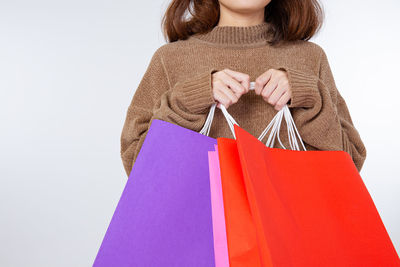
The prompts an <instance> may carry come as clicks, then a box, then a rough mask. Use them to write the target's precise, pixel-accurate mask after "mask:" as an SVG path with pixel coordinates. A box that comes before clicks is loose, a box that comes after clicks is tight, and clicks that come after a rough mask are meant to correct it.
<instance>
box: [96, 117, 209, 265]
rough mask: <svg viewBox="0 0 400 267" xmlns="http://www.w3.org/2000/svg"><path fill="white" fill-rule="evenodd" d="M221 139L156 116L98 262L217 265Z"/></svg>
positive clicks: (130, 176)
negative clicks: (212, 173) (213, 156)
mask: <svg viewBox="0 0 400 267" xmlns="http://www.w3.org/2000/svg"><path fill="white" fill-rule="evenodd" d="M215 144H216V140H215V139H213V138H211V137H208V136H205V135H203V134H200V133H198V132H195V131H192V130H190V129H186V128H183V127H181V126H178V125H175V124H172V123H169V122H165V121H162V120H157V119H154V120H153V121H152V123H151V125H150V128H149V131H148V133H147V135H146V139H145V141H144V143H143V145H142V148H141V150H140V152H139V154H138V157H137V159H136V162H135V164H134V165H133V168H132V171H131V173H130V175H129V178H128V181H127V183H126V186H125V188H124V190H123V192H122V195H121V198H120V200H119V202H118V205H117V207H116V209H115V212H114V214H113V217H112V219H111V222H110V224H109V226H108V229H107V232H106V234H105V236H104V239H103V242H102V244H101V246H100V249H99V251H98V254H97V257H96V259H95V262H94V266H118V267H123V266H215V259H214V246H213V229H212V227H213V226H212V213H211V212H212V211H211V196H210V180H209V166H208V151H210V150H213V148H214V145H215Z"/></svg>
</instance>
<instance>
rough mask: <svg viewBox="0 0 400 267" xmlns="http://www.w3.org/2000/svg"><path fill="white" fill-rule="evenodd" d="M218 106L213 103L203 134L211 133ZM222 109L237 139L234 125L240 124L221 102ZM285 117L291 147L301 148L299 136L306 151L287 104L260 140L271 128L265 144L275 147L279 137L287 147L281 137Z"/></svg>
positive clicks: (252, 87)
mask: <svg viewBox="0 0 400 267" xmlns="http://www.w3.org/2000/svg"><path fill="white" fill-rule="evenodd" d="M254 88H255V82H250V88H249V89H250V90H254ZM216 106H217V103H214V104H212V105H211V108H210V111H209V113H208V116H207V119H206V121H205V123H204V126H203V128H202V129H201V130H200V133H201V134H203V135H206V136H208V135H209V133H210V129H211V124H212V122H213V119H214V113H215V108H216ZM220 109H221V111H222V113H223V115H224V117H225V119H226V121H227V122H228V126H229V128H230V130H231V132H232V135H233V137H234V138H235V139H236V136H235V130H234V126H233V125H234V124H236V125H237V126H239V124H238V123H237V122H236V121H235V119H234V118H233V117H232V116H231V115H230V114H229V112H228V111H227V109H226V108H225V106H224V105H222V104H221V105H220ZM283 118H284V119H285V121H286V126H287V130H288V141H289V145H290V148H291V149H292V150H300V146H299V144H298V142H297V138H298V139H299V141H300V144H301V146H302V148H303V149H304V151H306V148H305V146H304V143H303V140H302V139H301V136H300V134H299V131H298V130H297V127H296V125H295V123H294V120H293V117H292V114H291V113H290V110H289V107H288V106H287V105H285V106H283V108H282V109H281V110H279V111H278V112H277V113H276V114H275V116H274V117H273V118H272V120H271V122H270V123H269V124H268V125H267V127H266V128H265V129H264V131H263V132H262V133H261V134H260V136H259V137H258V140H260V141H261V140H262V139H263V138H264V137H265V135H266V134H267V133H268V131H269V130H271V132H270V134H269V136H268V139H267V142H266V143H265V145H266V146H267V147H273V146H274V143H275V139H278V142H279V144H280V145H281V146H282V148H284V149H286V147H285V146H284V145H283V144H282V141H281V140H280V138H279V131H280V128H281V123H282V119H283Z"/></svg>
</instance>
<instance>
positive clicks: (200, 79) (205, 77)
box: [180, 68, 217, 114]
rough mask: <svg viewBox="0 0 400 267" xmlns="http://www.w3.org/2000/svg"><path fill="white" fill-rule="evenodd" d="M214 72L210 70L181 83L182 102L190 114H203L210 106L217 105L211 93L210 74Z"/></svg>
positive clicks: (214, 70)
mask: <svg viewBox="0 0 400 267" xmlns="http://www.w3.org/2000/svg"><path fill="white" fill-rule="evenodd" d="M216 71H217V70H216V69H213V68H212V69H209V70H208V71H206V72H203V73H200V74H199V75H197V76H195V77H193V79H190V80H187V81H185V82H183V84H182V86H181V88H180V91H181V92H182V95H183V99H182V100H183V101H184V105H185V107H186V108H187V109H188V110H189V111H190V112H191V113H197V114H199V113H203V112H205V111H206V110H207V108H209V107H210V106H211V105H212V104H214V103H217V102H216V101H215V99H214V96H213V91H212V74H213V73H214V72H216Z"/></svg>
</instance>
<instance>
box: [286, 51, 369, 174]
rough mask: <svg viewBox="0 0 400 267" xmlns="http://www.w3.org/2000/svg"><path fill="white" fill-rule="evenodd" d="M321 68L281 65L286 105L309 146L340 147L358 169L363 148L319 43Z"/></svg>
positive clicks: (312, 148)
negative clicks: (306, 70) (308, 69)
mask: <svg viewBox="0 0 400 267" xmlns="http://www.w3.org/2000/svg"><path fill="white" fill-rule="evenodd" d="M319 58H320V68H319V73H318V74H317V75H312V74H311V75H310V74H308V73H307V74H306V73H304V72H301V71H299V70H297V69H293V68H290V67H287V66H284V67H282V68H280V69H284V70H286V71H287V74H288V79H289V83H290V85H291V89H292V98H291V100H290V102H289V103H288V107H289V108H291V110H292V116H293V119H294V121H295V123H296V126H297V128H298V130H299V133H300V135H301V137H302V139H303V141H304V143H305V145H306V148H307V147H308V150H342V151H346V152H347V153H349V154H350V156H351V157H352V159H353V161H354V164H355V166H356V167H357V169H358V171H361V168H362V166H363V164H364V161H365V158H366V148H365V146H364V143H363V141H362V140H361V137H360V135H359V133H358V131H357V129H356V128H355V126H354V124H353V121H352V119H351V116H350V113H349V110H348V108H347V105H346V102H345V100H344V99H343V97H342V96H341V94H340V92H339V91H338V89H337V88H336V84H335V80H334V78H333V74H332V71H331V68H330V65H329V62H328V58H327V56H326V53H325V51H324V50H323V49H322V48H321V47H320V57H319Z"/></svg>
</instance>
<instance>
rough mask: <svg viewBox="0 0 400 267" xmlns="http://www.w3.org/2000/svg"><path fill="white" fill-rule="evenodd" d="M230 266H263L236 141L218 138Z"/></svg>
mask: <svg viewBox="0 0 400 267" xmlns="http://www.w3.org/2000/svg"><path fill="white" fill-rule="evenodd" d="M217 142H218V153H219V164H220V172H221V184H222V192H223V201H224V213H225V225H226V236H227V243H228V255H229V266H230V267H243V266H249V267H261V261H260V255H259V249H258V242H257V236H256V228H255V225H254V222H253V218H252V216H251V213H250V206H249V203H248V200H247V194H246V189H245V186H244V181H243V174H242V168H241V164H240V160H239V154H238V150H237V147H236V141H235V140H234V139H228V138H217Z"/></svg>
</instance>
